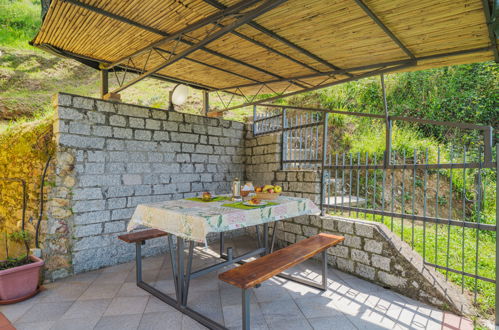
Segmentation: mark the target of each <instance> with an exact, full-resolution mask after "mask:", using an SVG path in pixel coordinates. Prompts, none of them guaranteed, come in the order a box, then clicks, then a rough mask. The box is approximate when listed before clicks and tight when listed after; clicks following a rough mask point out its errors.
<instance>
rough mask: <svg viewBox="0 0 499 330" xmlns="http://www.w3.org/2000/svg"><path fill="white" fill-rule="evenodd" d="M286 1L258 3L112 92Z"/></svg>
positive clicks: (148, 74)
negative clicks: (234, 19)
mask: <svg viewBox="0 0 499 330" xmlns="http://www.w3.org/2000/svg"><path fill="white" fill-rule="evenodd" d="M286 1H287V0H267V1H265V2H264V3H263V4H261V5H259V6H258V7H257V8H255V9H252V10H250V11H248V12H246V13H244V14H242V15H241V16H240V17H239V18H238V19H237V20H236V21H234V22H233V23H231V24H230V25H227V26H225V27H223V28H221V29H220V30H218V31H216V32H214V33H212V34H210V35H209V36H207V37H206V38H204V39H203V40H201V41H199V42H198V43H196V44H194V45H193V46H191V47H189V48H187V49H185V50H183V51H181V52H180V53H178V54H177V55H175V56H173V57H172V58H170V59H169V60H168V61H166V62H164V63H162V64H159V65H157V66H155V67H154V68H152V69H150V70H148V71H147V72H144V73H143V74H141V75H139V76H138V77H136V78H134V79H132V80H131V81H129V82H127V83H125V84H122V85H121V86H120V87H119V88H116V89H115V90H113V91H112V93H118V92H120V91H122V90H124V89H126V88H128V87H130V86H131V85H134V84H136V83H137V82H139V81H141V80H143V79H144V78H147V77H148V76H150V75H152V74H155V73H157V72H158V71H160V70H162V69H164V68H166V67H167V66H169V65H172V64H173V63H176V62H178V61H179V60H181V59H183V58H185V57H186V56H188V55H189V54H192V53H193V52H195V51H196V50H198V49H201V48H202V47H204V46H206V45H207V44H209V43H210V42H213V41H215V40H217V39H219V38H220V37H222V36H224V35H226V34H227V33H230V32H231V31H233V30H234V29H236V28H238V27H239V26H241V25H244V24H246V23H248V22H249V21H251V20H252V19H254V18H256V17H258V16H260V15H262V14H264V13H266V12H268V11H269V10H272V9H274V8H275V7H277V6H279V5H281V4H282V3H284V2H286ZM244 2H247V1H244Z"/></svg>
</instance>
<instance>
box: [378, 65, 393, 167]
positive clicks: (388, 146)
mask: <svg viewBox="0 0 499 330" xmlns="http://www.w3.org/2000/svg"><path fill="white" fill-rule="evenodd" d="M380 78H381V91H382V93H383V106H384V109H385V127H386V133H385V157H384V159H383V166H384V167H385V168H387V167H388V166H389V165H390V163H391V154H392V120H391V119H390V116H389V115H388V102H387V100H386V88H385V75H384V74H381V75H380Z"/></svg>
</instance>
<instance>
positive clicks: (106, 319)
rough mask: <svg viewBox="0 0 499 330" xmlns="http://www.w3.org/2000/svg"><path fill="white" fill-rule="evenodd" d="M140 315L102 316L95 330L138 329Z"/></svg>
mask: <svg viewBox="0 0 499 330" xmlns="http://www.w3.org/2000/svg"><path fill="white" fill-rule="evenodd" d="M141 319H142V314H134V315H112V316H103V317H102V318H101V319H100V320H99V322H98V323H97V325H96V326H95V328H94V329H95V330H118V329H119V330H135V329H137V328H138V327H139V323H140V320H141Z"/></svg>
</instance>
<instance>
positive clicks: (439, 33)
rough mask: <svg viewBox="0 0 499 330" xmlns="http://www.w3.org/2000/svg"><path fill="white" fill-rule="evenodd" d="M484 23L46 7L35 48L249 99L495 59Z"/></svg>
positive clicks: (222, 9) (138, 1)
mask: <svg viewBox="0 0 499 330" xmlns="http://www.w3.org/2000/svg"><path fill="white" fill-rule="evenodd" d="M487 20H488V21H489V22H487ZM487 23H489V24H487ZM490 23H491V22H490V7H489V2H488V1H487V0H442V1H435V0H419V1H414V0H288V1H286V0H274V1H270V0H267V1H265V0H246V1H241V0H182V1H181V0H128V1H120V0H65V1H63V0H53V1H52V2H51V4H50V7H49V10H48V12H47V13H46V15H45V18H44V21H43V25H42V27H41V29H40V31H39V33H38V35H37V36H36V37H35V39H34V40H33V42H32V43H33V45H35V46H39V47H42V48H45V49H48V50H51V51H55V52H58V53H59V54H62V55H65V56H70V57H73V58H77V59H78V60H80V61H82V62H84V63H86V64H88V65H91V66H94V67H99V64H100V68H106V69H108V70H129V71H134V72H136V73H138V74H139V76H138V77H139V78H140V77H142V76H144V77H146V76H153V77H157V78H162V79H166V80H170V81H176V82H183V83H187V84H189V85H191V86H193V87H197V88H202V89H206V90H225V91H228V92H232V93H236V94H245V95H250V94H256V93H258V92H260V93H266V94H272V93H279V92H280V91H281V92H282V91H283V90H286V92H290V91H302V90H308V89H310V88H316V87H317V86H319V87H321V86H327V85H331V84H333V83H335V82H336V83H337V82H341V81H349V80H353V79H357V78H359V77H363V76H368V75H372V74H376V73H377V72H389V71H402V70H420V69H426V68H433V67H439V66H445V65H453V64H463V63H471V62H481V61H487V60H493V59H496V61H497V60H498V58H497V42H496V38H495V35H494V32H493V28H492V24H490ZM137 51H139V52H137ZM134 79H138V78H134ZM139 80H140V79H139ZM126 84H127V82H124V83H123V85H126ZM125 87H126V86H125ZM119 90H121V87H119V88H117V90H116V91H119Z"/></svg>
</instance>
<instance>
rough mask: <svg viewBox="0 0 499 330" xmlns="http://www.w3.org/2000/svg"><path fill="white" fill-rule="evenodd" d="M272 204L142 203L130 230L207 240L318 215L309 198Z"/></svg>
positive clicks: (284, 199)
mask: <svg viewBox="0 0 499 330" xmlns="http://www.w3.org/2000/svg"><path fill="white" fill-rule="evenodd" d="M272 202H273V203H275V204H274V205H269V206H265V207H261V208H255V209H251V210H242V209H238V208H233V207H227V206H223V204H228V203H230V202H228V201H226V200H225V201H223V200H222V201H216V202H210V203H205V202H198V201H193V200H188V199H181V200H173V201H165V202H159V203H152V204H140V205H138V206H137V208H136V209H135V212H134V214H133V216H132V219H131V221H130V223H129V224H128V228H127V229H128V231H131V230H133V229H135V228H137V227H139V226H146V227H151V228H156V229H160V230H164V231H166V232H168V233H171V234H173V235H177V236H180V237H182V238H185V239H187V240H194V241H198V242H205V240H206V235H208V233H211V232H224V231H229V230H234V229H238V228H243V227H249V226H255V225H259V224H263V223H267V222H273V221H277V220H283V219H288V218H293V217H297V216H300V215H310V214H318V213H319V212H320V210H319V208H318V207H317V206H316V205H315V204H314V203H313V202H312V201H310V200H309V199H306V198H298V197H287V196H279V197H278V198H277V199H275V200H273V201H272Z"/></svg>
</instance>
